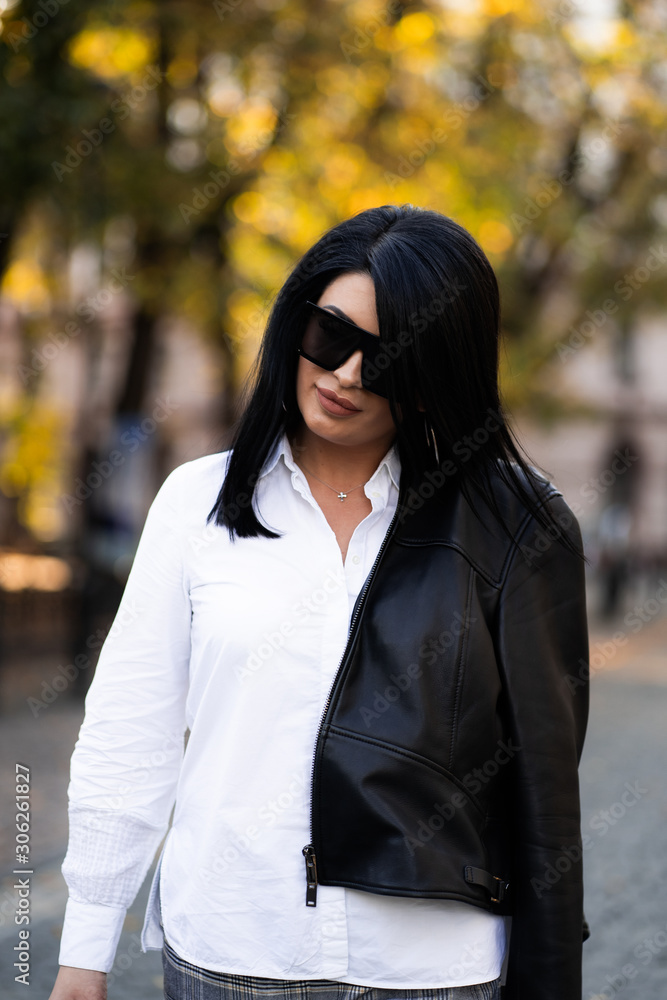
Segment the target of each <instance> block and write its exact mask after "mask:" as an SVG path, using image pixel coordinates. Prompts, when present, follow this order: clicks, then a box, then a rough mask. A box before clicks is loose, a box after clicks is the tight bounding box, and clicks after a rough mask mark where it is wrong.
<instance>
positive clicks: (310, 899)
mask: <svg viewBox="0 0 667 1000" xmlns="http://www.w3.org/2000/svg"><path fill="white" fill-rule="evenodd" d="M400 510H401V502H400V497H399V501H398V504H397V505H396V510H395V511H394V516H393V517H392V519H391V524H390V525H389V527H388V528H387V533H386V535H385V536H384V538H383V540H382V544H381V546H380V548H379V550H378V554H377V555H376V557H375V562H374V563H373V565H372V566H371V571H370V573H369V574H368V578H367V580H366V583H365V584H364V589H363V590H362V592H361V594H360V596H359V600H358V601H357V605H356V607H355V609H354V613H353V615H352V621H351V622H350V630H349V632H348V634H347V644H346V646H345V649H344V651H343V655H342V656H341V658H340V663H339V664H338V668H337V670H336V673H335V675H334V679H333V681H332V682H331V687H330V688H329V693H328V695H327V700H326V701H325V703H324V710H323V712H322V716H321V718H320V724H319V726H318V729H317V736H316V737H315V747H314V750H313V760H312V764H311V768H310V841H311V842H310V844H306V846H305V847H304V848H303V850H302V852H301V853H302V854H303V856H304V858H305V861H306V906H317V858H316V856H315V847H314V845H313V840H314V837H313V798H314V791H315V761H316V759H317V750H318V744H319V742H320V736H321V735H322V730H323V728H324V720H325V718H326V715H327V712H328V711H329V705H330V704H331V696H332V694H333V691H334V688H335V687H336V682H337V681H338V678H339V676H340V672H341V668H342V666H343V664H344V662H345V659H346V657H347V654H348V652H349V649H350V643H351V641H352V637H353V635H354V631H355V628H356V626H357V622H358V621H359V616H360V615H361V609H362V607H363V605H364V602H365V600H366V594H367V593H368V590H369V588H370V585H371V583H372V582H373V577H374V576H375V570H376V569H377V566H378V563H379V562H380V559H381V558H382V554H383V552H384V550H385V548H386V547H387V544H388V542H389V539H390V538H391V536H392V535H393V533H394V526H395V524H396V521H397V520H398V515H399V511H400Z"/></svg>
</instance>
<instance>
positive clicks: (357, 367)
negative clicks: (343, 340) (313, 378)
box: [334, 349, 364, 389]
mask: <svg viewBox="0 0 667 1000" xmlns="http://www.w3.org/2000/svg"><path fill="white" fill-rule="evenodd" d="M363 360H364V354H363V351H362V350H361V349H360V350H358V351H355V352H354V353H353V354H351V355H350V356H349V358H348V359H347V361H344V362H343V364H342V365H340V366H339V367H338V368H336V370H335V372H334V374H335V375H336V378H337V379H338V381H339V382H340V384H341V386H344V387H345V388H346V389H352V388H358V389H361V388H362V384H361V365H362V363H363Z"/></svg>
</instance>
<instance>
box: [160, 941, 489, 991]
mask: <svg viewBox="0 0 667 1000" xmlns="http://www.w3.org/2000/svg"><path fill="white" fill-rule="evenodd" d="M162 967H163V969H164V997H165V1000H258V998H261V1000H500V980H499V979H495V980H493V982H490V983H478V984H477V985H475V986H452V987H443V988H442V989H435V990H403V989H390V990H384V989H382V990H381V989H376V988H375V987H374V986H351V985H350V984H349V983H337V982H334V981H333V980H332V979H265V978H264V977H259V976H237V975H231V974H228V973H226V972H210V971H209V970H207V969H200V968H198V967H197V966H196V965H191V964H190V963H189V962H185V961H184V960H183V959H182V958H179V956H178V955H177V954H176V952H175V951H174V950H173V949H172V948H170V947H169V944H168V943H167V942H165V945H164V948H163V950H162Z"/></svg>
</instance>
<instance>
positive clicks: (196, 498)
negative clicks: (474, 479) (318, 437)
mask: <svg viewBox="0 0 667 1000" xmlns="http://www.w3.org/2000/svg"><path fill="white" fill-rule="evenodd" d="M227 455H228V453H224V454H217V455H210V456H207V457H205V458H200V459H197V460H195V461H193V462H188V463H186V464H185V465H182V466H180V467H179V468H177V469H176V470H175V471H174V472H172V473H171V475H170V476H169V477H168V478H167V480H166V481H165V483H164V485H163V486H162V488H161V489H160V491H159V493H158V495H157V497H156V499H155V501H154V502H153V505H152V507H151V509H150V512H149V514H148V517H147V520H146V524H145V527H144V531H143V534H142V537H141V540H140V543H139V547H138V550H137V554H136V557H135V560H134V563H133V566H132V570H131V573H130V576H129V579H128V582H127V586H126V588H125V592H124V595H123V599H122V601H121V604H120V607H119V610H118V614H117V616H116V619H115V621H114V624H113V626H112V628H111V631H110V633H109V636H108V638H107V640H106V642H105V644H104V647H103V649H102V651H101V654H100V659H99V663H98V666H97V669H96V673H95V677H94V680H93V683H92V685H91V688H90V691H89V693H88V697H87V699H86V715H85V719H84V723H83V726H82V728H81V733H80V736H79V740H78V742H77V744H76V747H75V750H74V754H73V756H72V770H71V782H70V788H69V795H70V843H69V849H68V853H67V856H66V858H65V861H64V863H63V875H64V877H65V879H66V881H67V884H68V887H69V893H70V898H69V901H68V904H67V910H66V915H65V924H64V928H63V935H62V944H61V952H60V963H61V965H72V966H75V967H80V968H88V969H98V970H100V971H108V970H109V969H110V968H111V967H112V965H113V960H114V954H115V951H116V947H117V944H118V938H119V936H120V931H121V927H122V924H123V919H124V916H125V911H126V908H127V907H128V906H129V905H130V904H131V902H132V900H133V899H134V897H135V895H136V893H137V892H138V889H139V887H140V885H141V883H142V881H143V879H144V878H145V875H146V872H147V870H148V868H149V866H150V864H151V861H152V860H153V857H154V855H155V851H156V849H157V847H158V846H159V843H160V841H161V839H162V837H163V836H164V833H165V831H166V829H167V826H168V822H169V815H170V812H171V809H172V806H174V802H175V810H174V815H173V820H172V824H171V827H170V829H169V832H168V834H167V838H166V841H165V845H164V849H163V852H162V855H161V859H160V863H159V865H158V869H157V873H156V877H155V878H154V880H153V886H152V890H151V896H150V900H149V906H148V911H147V915H146V922H145V925H144V932H143V937H142V941H143V946H144V949H146V948H160V947H161V946H162V941H163V930H162V928H164V935H165V936H166V938H167V940H168V941H169V943H170V945H171V946H172V947H173V948H174V950H175V951H176V952H177V953H178V954H179V955H181V956H182V957H183V958H184V959H186V960H187V961H189V962H192V963H193V964H195V965H199V966H203V967H205V968H207V969H212V970H215V971H220V972H229V973H238V974H242V975H252V976H266V977H271V978H278V979H334V980H339V981H341V982H346V983H355V984H359V985H362V986H375V987H381V988H382V987H384V988H391V987H395V988H399V989H400V988H403V989H419V988H435V987H444V986H462V985H468V984H471V983H479V982H487V981H489V980H492V979H495V978H496V977H497V976H498V975H499V974H500V969H501V965H502V960H503V956H504V952H505V944H506V942H505V922H504V920H503V918H502V917H499V916H496V915H494V914H491V913H488V912H486V911H485V910H482V909H480V908H478V907H475V906H472V905H470V904H467V903H462V902H459V901H456V900H439V899H413V898H408V897H399V896H383V895H378V894H375V893H371V892H362V891H358V890H353V889H346V888H343V887H338V886H326V885H323V886H319V887H318V894H317V906H315V907H311V906H308V907H307V906H306V905H305V896H306V869H305V861H304V857H303V855H302V848H303V847H304V845H306V844H309V843H310V840H311V836H310V792H311V785H310V782H311V766H312V758H313V749H314V745H315V739H316V735H317V730H318V726H319V722H320V718H321V715H322V712H323V710H324V705H325V701H326V699H327V695H328V693H329V690H330V688H331V685H332V683H333V679H334V676H335V674H336V670H337V668H338V665H339V662H340V659H341V657H342V655H343V651H344V649H345V646H346V643H347V636H348V629H349V624H350V618H351V613H352V609H353V606H354V603H355V600H356V598H357V595H358V593H359V591H360V590H361V588H362V586H363V584H364V581H365V579H366V577H367V576H368V573H369V572H370V569H371V567H372V565H373V562H374V560H375V557H376V555H377V552H378V549H379V548H380V545H381V543H382V540H383V538H384V536H385V534H386V532H387V529H388V527H389V524H390V522H391V519H392V516H393V513H394V511H395V509H396V504H397V499H398V479H399V473H400V464H399V460H398V456H397V452H396V449H395V447H392V449H391V450H390V451H389V452H388V453H387V455H386V456H385V458H384V459H383V461H382V462H381V463H380V465H379V466H378V468H377V470H376V471H375V473H374V474H373V476H372V477H371V478H370V480H369V481H368V482H367V483H366V485H365V487H364V489H365V493H366V496H367V497H368V498H369V499H370V501H371V504H372V511H371V513H370V514H368V516H367V517H366V518H364V520H363V521H362V522H361V523H360V524H359V525H358V526H357V527H356V528H355V531H354V533H353V535H352V538H351V540H350V544H349V548H348V551H347V556H346V559H345V563H343V560H342V557H341V552H340V548H339V546H338V543H337V541H336V537H335V535H334V532H333V531H332V529H331V528H330V526H329V524H328V522H327V520H326V519H325V517H324V514H323V513H322V510H321V509H320V507H319V506H318V504H317V503H316V501H315V500H314V498H313V496H312V494H311V492H310V488H309V486H308V483H307V481H306V478H305V476H304V475H303V473H302V472H301V471H300V469H299V468H298V467H297V466H296V464H295V463H294V460H293V457H292V452H291V449H290V446H289V442H288V440H287V438H286V437H283V438H282V439H281V441H280V442H279V443H278V444H277V445H276V447H275V448H274V450H273V452H272V454H271V455H270V457H269V459H268V460H267V462H266V463H265V465H264V468H263V470H262V474H261V476H260V478H259V480H258V483H257V487H256V496H255V505H256V509H257V510H258V512H259V515H260V517H261V518H262V520H263V521H264V523H265V524H267V525H269V526H270V527H271V528H273V529H274V530H276V531H279V532H280V533H281V537H280V538H276V539H267V538H241V539H239V538H236V539H235V540H234V541H231V540H230V538H229V534H228V532H227V529H226V528H221V527H218V526H216V525H214V524H208V525H207V523H206V518H207V515H208V513H209V511H210V510H211V507H212V506H213V504H214V502H215V499H216V497H217V494H218V490H219V488H220V484H221V482H222V477H223V475H224V471H225V467H226V459H227ZM186 728H187V729H188V730H189V738H188V740H187V749H186V750H185V754H184V753H183V743H184V732H185V730H186Z"/></svg>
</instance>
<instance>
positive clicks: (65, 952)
mask: <svg viewBox="0 0 667 1000" xmlns="http://www.w3.org/2000/svg"><path fill="white" fill-rule="evenodd" d="M125 913H126V910H125V907H123V906H103V905H101V904H100V903H81V902H79V900H76V899H72V897H71V896H70V898H69V899H68V901H67V906H66V907H65V920H64V923H63V932H62V937H61V939H60V956H59V958H58V963H59V964H60V965H71V966H73V967H74V968H75V969H93V970H94V971H96V972H110V971H111V968H112V967H113V963H114V958H115V955H116V948H117V947H118V939H119V938H120V933H121V931H122V929H123V922H124V920H125Z"/></svg>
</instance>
